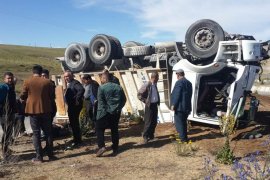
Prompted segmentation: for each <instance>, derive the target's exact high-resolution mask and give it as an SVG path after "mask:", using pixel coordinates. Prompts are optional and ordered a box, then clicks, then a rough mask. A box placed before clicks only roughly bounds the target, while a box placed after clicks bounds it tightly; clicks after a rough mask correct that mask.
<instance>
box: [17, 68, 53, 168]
mask: <svg viewBox="0 0 270 180" xmlns="http://www.w3.org/2000/svg"><path fill="white" fill-rule="evenodd" d="M32 71H33V76H32V77H30V78H29V79H27V80H25V82H24V84H23V89H22V94H21V95H20V98H21V100H22V101H26V107H25V113H26V114H27V115H29V116H30V125H31V128H32V130H33V144H34V147H35V150H36V158H33V159H32V162H33V163H42V162H43V152H42V147H41V140H40V129H42V130H43V132H44V134H45V138H46V146H47V148H46V151H47V155H48V157H49V160H53V159H54V156H53V142H52V129H51V119H50V114H51V112H52V107H51V104H52V103H51V101H53V100H54V94H53V93H52V92H53V86H52V84H51V82H50V80H49V79H44V78H42V77H41V73H42V67H41V66H39V65H35V66H34V67H33V69H32Z"/></svg>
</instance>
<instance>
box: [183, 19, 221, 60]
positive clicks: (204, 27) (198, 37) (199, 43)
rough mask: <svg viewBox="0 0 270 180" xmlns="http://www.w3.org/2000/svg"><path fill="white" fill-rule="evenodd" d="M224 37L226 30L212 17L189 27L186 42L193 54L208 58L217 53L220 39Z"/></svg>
mask: <svg viewBox="0 0 270 180" xmlns="http://www.w3.org/2000/svg"><path fill="white" fill-rule="evenodd" d="M224 39H225V35H224V31H223V29H222V28H221V26H220V25H219V24H218V23H216V22H215V21H212V20H210V19H202V20H199V21H196V22H195V23H193V24H192V25H191V26H190V27H189V28H188V30H187V32H186V36H185V43H186V46H187V49H188V51H189V52H190V53H191V54H192V55H193V56H196V57H198V58H202V59H206V58H209V57H212V56H214V55H215V54H216V53H217V50H218V45H219V41H224Z"/></svg>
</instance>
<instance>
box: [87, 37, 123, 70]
mask: <svg viewBox="0 0 270 180" xmlns="http://www.w3.org/2000/svg"><path fill="white" fill-rule="evenodd" d="M88 51H89V57H90V59H91V61H92V62H93V63H94V64H99V65H110V64H111V61H112V59H114V58H116V57H117V52H118V47H117V44H116V42H115V41H114V40H113V39H112V38H111V37H110V36H108V35H105V34H98V35H96V36H94V37H93V38H92V40H91V41H90V43H89V49H88Z"/></svg>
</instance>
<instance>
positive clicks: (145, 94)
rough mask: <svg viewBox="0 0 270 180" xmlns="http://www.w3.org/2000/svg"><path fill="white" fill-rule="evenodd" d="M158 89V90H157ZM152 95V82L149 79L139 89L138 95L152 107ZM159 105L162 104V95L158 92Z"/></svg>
mask: <svg viewBox="0 0 270 180" xmlns="http://www.w3.org/2000/svg"><path fill="white" fill-rule="evenodd" d="M156 88H157V87H156ZM157 91H158V90H157ZM151 95H152V82H151V81H149V82H147V83H145V84H143V85H142V87H141V88H140V89H139V91H138V94H137V97H138V99H139V100H140V101H142V102H144V103H145V105H147V106H148V107H150V104H151ZM157 103H158V105H159V104H160V97H159V93H158V102H157Z"/></svg>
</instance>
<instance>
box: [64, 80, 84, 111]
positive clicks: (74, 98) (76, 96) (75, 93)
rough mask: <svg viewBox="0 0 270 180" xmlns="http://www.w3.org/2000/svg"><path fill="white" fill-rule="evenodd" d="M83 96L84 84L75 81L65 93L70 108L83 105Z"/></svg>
mask: <svg viewBox="0 0 270 180" xmlns="http://www.w3.org/2000/svg"><path fill="white" fill-rule="evenodd" d="M83 94H84V88H83V86H82V84H81V83H80V82H79V81H77V80H75V79H73V80H72V81H71V82H70V84H69V86H68V87H67V90H66V93H65V100H66V103H67V105H68V106H69V107H72V106H76V105H82V102H83Z"/></svg>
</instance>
